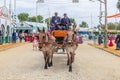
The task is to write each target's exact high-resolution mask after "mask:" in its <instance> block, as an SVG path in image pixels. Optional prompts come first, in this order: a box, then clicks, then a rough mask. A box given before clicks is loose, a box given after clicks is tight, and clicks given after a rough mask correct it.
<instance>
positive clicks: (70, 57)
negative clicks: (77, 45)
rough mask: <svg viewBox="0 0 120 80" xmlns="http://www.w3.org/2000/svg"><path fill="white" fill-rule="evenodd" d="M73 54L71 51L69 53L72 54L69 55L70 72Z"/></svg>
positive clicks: (70, 70)
mask: <svg viewBox="0 0 120 80" xmlns="http://www.w3.org/2000/svg"><path fill="white" fill-rule="evenodd" d="M71 54H72V53H71V52H70V54H69V55H70V56H69V72H72V62H73V61H72V56H71Z"/></svg>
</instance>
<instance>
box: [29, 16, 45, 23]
mask: <svg viewBox="0 0 120 80" xmlns="http://www.w3.org/2000/svg"><path fill="white" fill-rule="evenodd" d="M28 21H30V22H39V23H42V22H43V17H42V16H40V15H38V16H37V18H36V16H32V17H29V19H28Z"/></svg>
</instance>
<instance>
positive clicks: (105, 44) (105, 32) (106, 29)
mask: <svg viewBox="0 0 120 80" xmlns="http://www.w3.org/2000/svg"><path fill="white" fill-rule="evenodd" d="M89 1H93V0H89ZM97 1H100V2H101V3H104V5H105V30H104V36H105V37H104V47H105V48H107V31H108V27H107V0H104V1H102V0H97Z"/></svg>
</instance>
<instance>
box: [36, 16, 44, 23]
mask: <svg viewBox="0 0 120 80" xmlns="http://www.w3.org/2000/svg"><path fill="white" fill-rule="evenodd" d="M37 22H39V23H43V17H42V16H41V15H38V16H37Z"/></svg>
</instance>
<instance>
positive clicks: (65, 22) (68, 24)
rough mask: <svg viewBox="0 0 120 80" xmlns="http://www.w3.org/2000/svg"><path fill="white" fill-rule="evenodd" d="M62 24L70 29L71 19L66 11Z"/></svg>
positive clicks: (64, 28) (66, 28) (65, 28)
mask: <svg viewBox="0 0 120 80" xmlns="http://www.w3.org/2000/svg"><path fill="white" fill-rule="evenodd" d="M61 26H62V29H63V30H68V27H69V26H71V21H70V19H69V18H68V17H67V14H66V13H64V18H62V19H61Z"/></svg>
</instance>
